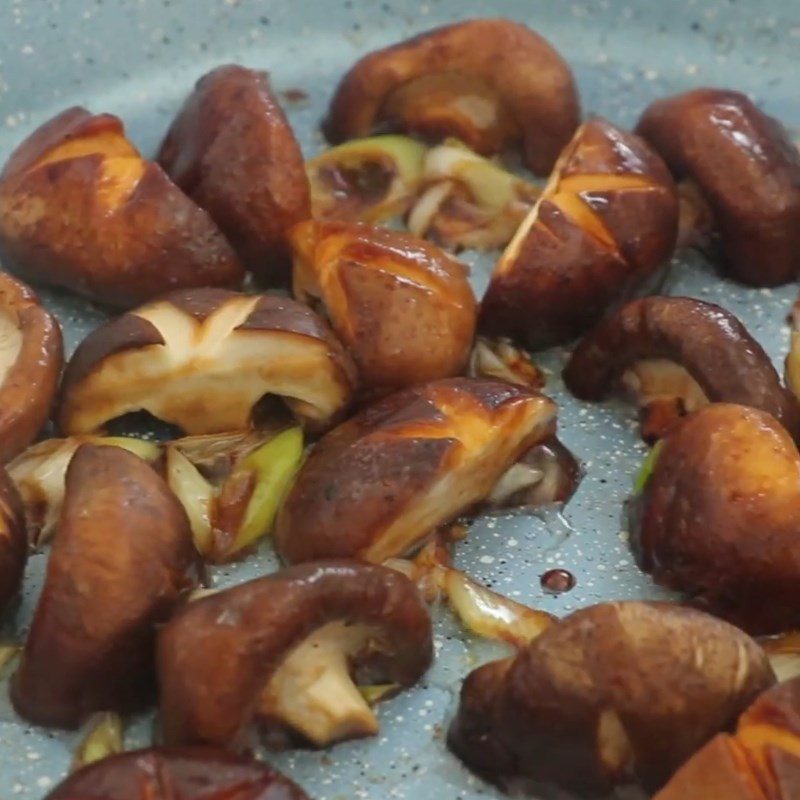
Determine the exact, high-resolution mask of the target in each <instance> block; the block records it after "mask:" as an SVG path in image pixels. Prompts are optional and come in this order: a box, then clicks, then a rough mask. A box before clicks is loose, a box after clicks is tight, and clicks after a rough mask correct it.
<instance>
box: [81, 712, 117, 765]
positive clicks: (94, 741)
mask: <svg viewBox="0 0 800 800" xmlns="http://www.w3.org/2000/svg"><path fill="white" fill-rule="evenodd" d="M87 727H88V729H89V732H88V733H87V734H86V736H85V737H84V738H83V740H82V741H81V743H80V744H79V745H78V748H77V749H76V751H75V756H74V758H73V761H72V768H73V770H78V769H80V768H81V767H85V766H87V765H89V764H94V763H95V762H96V761H102V760H103V759H104V758H108V757H109V756H113V755H116V754H117V753H121V752H123V750H124V749H125V747H124V744H123V731H122V719H121V718H120V716H119V715H118V714H113V713H110V712H106V713H102V714H97V715H95V716H94V717H92V719H91V720H90V721H89V723H88V725H87Z"/></svg>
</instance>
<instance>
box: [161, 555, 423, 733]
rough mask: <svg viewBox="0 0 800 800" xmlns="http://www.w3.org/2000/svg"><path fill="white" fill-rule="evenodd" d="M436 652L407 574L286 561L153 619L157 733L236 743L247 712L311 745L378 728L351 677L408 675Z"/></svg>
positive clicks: (380, 680) (417, 673) (400, 678)
mask: <svg viewBox="0 0 800 800" xmlns="http://www.w3.org/2000/svg"><path fill="white" fill-rule="evenodd" d="M432 654H433V642H432V637H431V622H430V617H429V616H428V612H427V609H426V607H425V603H424V602H423V600H422V598H421V597H420V594H419V592H418V591H417V588H416V586H415V585H414V584H413V583H412V582H411V581H410V580H408V578H406V577H405V576H404V575H401V574H400V573H398V572H395V571H394V570H391V569H387V568H386V567H380V566H370V565H363V564H358V563H355V562H348V561H328V562H318V563H314V564H305V565H302V566H298V567H292V568H290V569H286V570H283V571H282V572H278V573H276V574H274V575H270V576H268V577H266V578H259V579H257V580H254V581H250V582H248V583H245V584H242V585H240V586H237V587H235V588H233V589H228V590H226V591H224V592H220V593H217V594H213V595H211V596H210V597H205V598H203V599H201V600H197V601H195V602H193V603H190V604H189V605H188V606H187V607H186V608H184V609H183V610H182V611H181V612H179V613H178V614H177V615H176V616H175V617H174V618H173V619H172V620H171V621H170V622H169V624H168V625H167V626H166V627H165V628H164V629H163V630H162V631H161V633H160V635H159V645H158V665H159V683H160V686H161V721H162V725H163V730H164V738H165V740H166V741H167V743H169V744H191V743H197V744H203V743H204V744H216V745H224V746H231V747H241V746H242V745H243V744H244V743H245V742H244V739H243V736H244V735H245V733H246V731H247V729H248V728H249V727H250V726H251V725H252V724H254V723H257V724H260V725H261V726H263V727H265V728H266V729H267V730H268V731H271V730H274V729H276V728H278V729H288V730H289V731H292V732H294V733H296V734H300V735H301V736H302V737H304V738H305V739H306V740H308V741H310V742H311V743H313V744H315V745H317V746H324V745H328V744H332V743H334V742H337V741H341V740H344V739H350V738H354V737H359V736H369V735H374V734H375V733H377V731H378V721H377V719H376V718H375V715H374V714H373V712H372V710H371V709H370V707H369V705H368V704H367V702H366V700H365V699H364V698H363V697H362V695H361V694H360V693H359V691H358V689H357V686H356V684H363V683H367V684H386V683H392V684H397V685H398V687H408V686H411V685H413V684H414V683H416V681H417V680H418V679H419V678H420V677H421V676H422V674H423V673H424V672H425V670H426V669H427V668H428V665H429V664H430V661H431V658H432Z"/></svg>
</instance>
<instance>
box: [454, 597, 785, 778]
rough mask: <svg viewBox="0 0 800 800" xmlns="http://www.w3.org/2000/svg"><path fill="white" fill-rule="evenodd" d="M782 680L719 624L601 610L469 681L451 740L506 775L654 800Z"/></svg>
mask: <svg viewBox="0 0 800 800" xmlns="http://www.w3.org/2000/svg"><path fill="white" fill-rule="evenodd" d="M774 681H775V676H774V675H773V673H772V670H771V668H770V666H769V662H768V661H767V658H766V655H765V654H764V652H763V650H761V648H760V647H759V646H758V645H757V644H756V643H755V642H754V641H753V640H751V639H750V638H749V637H747V636H746V635H745V634H744V633H742V632H741V631H739V630H737V629H736V628H734V627H733V626H731V625H728V624H727V623H724V622H722V621H720V620H717V619H715V618H714V617H711V616H709V615H706V614H702V613H700V612H698V611H694V610H692V609H686V608H681V607H679V606H673V605H669V604H665V603H641V602H623V603H619V602H617V603H601V604H599V605H596V606H591V607H589V608H585V609H581V610H580V611H577V612H575V613H573V614H571V615H570V616H568V617H566V618H565V619H564V620H562V621H561V622H560V623H559V624H556V625H553V626H551V627H550V628H547V629H546V630H545V631H544V632H543V633H542V634H541V635H540V636H539V637H538V638H536V639H534V640H533V642H531V643H530V644H529V645H528V646H527V647H526V648H524V649H523V650H521V651H520V652H519V654H518V655H517V656H516V657H515V658H513V659H508V660H506V661H502V662H496V663H494V664H488V665H486V666H484V667H481V668H479V669H478V670H477V671H476V672H474V673H472V675H471V676H470V677H468V678H467V680H466V681H465V683H464V687H463V689H462V694H461V708H460V710H459V714H458V716H457V717H456V720H455V722H454V723H453V727H452V728H451V730H450V736H449V742H450V746H451V748H452V749H454V750H455V752H456V753H457V755H459V757H460V758H462V759H463V760H464V761H465V762H466V763H467V764H469V765H471V766H473V768H476V769H478V770H479V771H484V772H488V773H490V774H494V775H495V776H496V777H498V778H509V777H513V776H515V775H516V776H521V777H524V778H528V779H531V780H534V781H537V782H541V783H545V784H556V785H559V786H562V787H564V788H568V789H571V790H573V791H576V792H580V793H590V792H591V793H595V792H597V793H603V792H605V791H609V790H610V789H611V788H613V786H614V785H616V784H618V783H626V782H629V781H631V780H635V781H637V782H640V783H642V784H643V785H644V787H645V788H646V789H648V790H651V791H652V790H653V789H654V788H655V787H658V786H659V785H661V784H662V783H663V782H664V781H665V780H666V779H668V778H669V776H670V775H671V774H672V772H674V770H675V769H676V768H677V767H678V766H680V764H682V763H683V762H684V761H685V760H686V759H687V758H688V757H689V756H690V755H691V754H692V753H694V752H695V751H696V750H697V748H698V747H700V746H702V745H703V744H704V743H705V742H706V741H708V740H709V739H710V738H711V737H712V736H713V735H714V734H715V733H717V732H718V731H720V730H723V729H725V728H727V727H728V726H729V725H730V724H731V723H732V722H733V721H734V720H735V719H736V717H737V716H738V714H739V713H740V712H741V711H742V710H744V709H745V708H746V707H747V706H748V705H749V704H750V702H752V700H753V699H754V698H755V697H756V696H757V695H758V694H759V693H760V692H761V691H762V690H764V689H765V688H767V687H768V686H770V685H772V684H773V683H774ZM498 773H499V774H498Z"/></svg>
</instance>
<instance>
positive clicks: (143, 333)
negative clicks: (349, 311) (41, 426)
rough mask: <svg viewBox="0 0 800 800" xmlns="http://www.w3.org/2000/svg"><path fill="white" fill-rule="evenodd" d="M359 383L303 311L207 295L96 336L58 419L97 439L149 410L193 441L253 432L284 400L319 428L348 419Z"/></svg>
mask: <svg viewBox="0 0 800 800" xmlns="http://www.w3.org/2000/svg"><path fill="white" fill-rule="evenodd" d="M355 380H356V377H355V367H354V366H353V363H352V361H351V360H350V357H349V356H348V355H347V353H346V352H345V350H344V348H343V347H342V345H341V344H340V343H339V341H338V340H337V339H336V337H335V336H334V335H333V333H332V332H331V330H330V329H329V328H328V326H327V325H326V324H325V323H324V322H323V321H322V320H321V319H320V318H319V317H318V316H317V315H316V314H315V313H314V312H313V311H311V310H310V309H308V308H307V307H306V306H304V305H302V304H301V303H297V302H295V301H294V300H290V299H288V298H283V297H275V296H270V295H243V294H237V293H235V292H226V291H223V290H219V289H197V290H192V291H186V292H175V293H172V294H170V295H167V296H165V297H162V298H161V299H159V300H157V301H155V302H153V303H150V304H148V305H146V306H143V307H141V308H138V309H136V310H135V311H131V312H129V313H127V314H125V315H123V316H121V317H119V318H117V319H116V320H113V321H112V322H109V323H106V324H105V325H103V326H101V327H100V328H98V329H97V330H95V331H93V332H92V333H91V334H90V335H89V336H88V337H87V338H86V339H85V340H84V341H83V342H82V343H81V345H80V347H78V349H77V351H76V352H75V355H74V356H73V357H72V360H71V361H70V362H69V365H68V366H67V369H66V372H65V374H64V382H63V385H62V390H61V404H60V407H59V413H58V420H59V424H60V426H61V428H62V430H63V431H64V432H66V433H68V434H82V433H91V432H96V431H98V430H99V429H101V428H103V427H104V426H105V425H106V424H107V423H108V422H109V421H111V420H112V419H114V418H116V417H119V416H122V415H124V414H127V413H129V412H134V411H141V410H144V411H148V412H149V413H151V414H152V415H153V416H155V417H158V418H159V419H162V420H164V421H166V422H170V423H172V424H174V425H178V426H179V427H180V428H182V429H183V430H184V431H185V432H186V433H189V434H196V433H218V432H225V431H232V430H242V429H246V428H247V427H249V426H250V424H251V418H252V416H253V410H254V407H255V406H256V404H257V403H258V402H259V400H261V398H263V397H264V396H265V395H275V396H277V397H279V398H281V400H282V401H283V402H285V404H286V406H288V408H289V409H290V410H291V411H292V413H293V414H294V415H295V416H297V418H298V419H299V420H301V421H302V422H303V423H304V424H305V425H306V426H308V427H311V428H314V429H318V428H324V427H327V426H328V425H330V424H331V423H332V422H333V421H334V420H335V419H336V418H337V417H338V416H339V415H340V414H341V413H343V412H344V410H345V408H346V407H347V405H348V404H349V402H350V399H351V396H352V394H353V391H354V388H355Z"/></svg>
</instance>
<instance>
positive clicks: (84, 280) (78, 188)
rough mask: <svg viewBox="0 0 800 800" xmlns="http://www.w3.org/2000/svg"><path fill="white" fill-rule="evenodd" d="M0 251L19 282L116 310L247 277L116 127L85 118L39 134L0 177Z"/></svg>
mask: <svg viewBox="0 0 800 800" xmlns="http://www.w3.org/2000/svg"><path fill="white" fill-rule="evenodd" d="M0 250H2V251H3V252H4V253H5V254H6V255H7V256H8V258H9V266H11V267H13V269H14V270H15V271H17V272H19V274H20V275H22V277H24V278H29V279H30V280H32V281H34V282H37V283H43V284H48V285H54V286H63V287H65V288H67V289H71V290H72V291H74V292H78V293H79V294H84V295H86V296H88V297H91V298H93V299H95V300H99V301H101V302H104V303H108V304H110V305H115V306H122V307H130V306H134V305H136V304H137V303H142V302H144V301H146V300H149V299H150V298H152V297H154V296H156V295H159V294H162V293H163V292H166V291H169V290H170V289H177V288H182V287H191V286H235V285H237V284H238V283H239V282H240V281H241V279H242V274H243V273H242V267H241V265H240V264H239V262H238V260H237V258H236V255H235V253H234V252H233V250H232V249H231V246H230V245H229V244H228V242H227V241H226V240H225V238H224V237H223V235H222V233H221V232H220V231H219V229H218V228H217V227H216V225H214V223H213V222H212V221H211V218H210V217H209V216H208V214H206V212H205V211H203V210H202V209H200V208H199V207H198V206H196V205H195V204H194V203H193V202H192V201H191V200H190V199H189V198H188V197H186V195H185V194H183V192H181V191H180V189H178V187H177V186H175V184H173V183H172V182H171V181H170V180H169V178H168V177H167V176H166V175H165V173H164V172H163V170H162V169H161V168H160V167H159V166H158V165H156V164H154V163H151V162H148V161H146V160H144V159H143V158H142V156H141V155H140V154H139V152H138V151H137V150H136V148H135V147H134V146H133V145H132V144H131V143H130V142H129V141H128V140H127V139H126V138H125V131H124V128H123V126H122V123H121V122H120V120H119V119H118V118H117V117H114V116H112V115H110V114H100V115H92V114H90V113H89V112H88V111H86V110H85V109H83V108H70V109H68V110H66V111H64V112H62V113H61V114H59V115H58V116H56V117H54V118H53V119H52V120H50V121H49V122H46V123H45V124H44V125H42V126H41V127H40V128H39V129H38V130H36V131H35V132H34V133H33V134H31V136H30V137H29V138H28V139H26V140H25V141H24V142H23V143H22V144H21V145H20V147H18V148H17V150H16V151H15V152H14V153H13V154H12V155H11V158H10V159H9V161H8V162H7V164H6V165H5V168H4V169H3V171H2V173H0Z"/></svg>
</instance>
